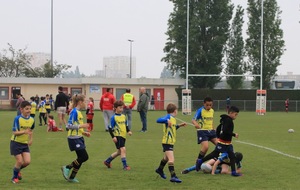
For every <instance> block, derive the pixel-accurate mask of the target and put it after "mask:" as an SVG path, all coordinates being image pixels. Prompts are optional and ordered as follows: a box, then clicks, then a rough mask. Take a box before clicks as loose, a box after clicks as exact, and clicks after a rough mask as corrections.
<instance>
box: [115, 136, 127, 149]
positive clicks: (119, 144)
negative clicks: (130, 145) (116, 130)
mask: <svg viewBox="0 0 300 190" xmlns="http://www.w3.org/2000/svg"><path fill="white" fill-rule="evenodd" d="M116 138H117V142H116V143H115V145H116V148H117V149H120V148H122V147H125V142H126V139H125V138H123V137H121V136H116Z"/></svg>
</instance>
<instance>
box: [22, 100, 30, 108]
mask: <svg viewBox="0 0 300 190" xmlns="http://www.w3.org/2000/svg"><path fill="white" fill-rule="evenodd" d="M26 106H31V104H30V103H29V102H28V101H23V102H22V103H21V105H20V108H25V107H26Z"/></svg>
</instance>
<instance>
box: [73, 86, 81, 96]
mask: <svg viewBox="0 0 300 190" xmlns="http://www.w3.org/2000/svg"><path fill="white" fill-rule="evenodd" d="M71 94H72V96H73V95H74V94H82V88H71Z"/></svg>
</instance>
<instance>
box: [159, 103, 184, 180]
mask: <svg viewBox="0 0 300 190" xmlns="http://www.w3.org/2000/svg"><path fill="white" fill-rule="evenodd" d="M167 113H168V114H167V115H166V116H164V117H161V118H159V119H157V121H156V122H157V123H163V139H162V147H163V152H164V157H163V159H162V160H161V161H160V165H159V167H158V168H157V169H156V170H155V172H156V173H158V174H159V175H160V177H161V178H163V179H166V178H167V177H166V175H165V174H164V171H163V170H164V167H165V165H166V164H167V163H168V167H169V171H170V173H171V179H170V181H171V182H176V183H181V182H182V181H181V180H180V179H178V177H177V176H176V173H175V169H174V152H173V147H174V144H175V142H176V130H177V129H179V127H183V126H185V125H186V123H181V124H180V125H177V124H176V119H175V116H176V115H177V107H176V105H175V104H173V103H170V104H168V106H167Z"/></svg>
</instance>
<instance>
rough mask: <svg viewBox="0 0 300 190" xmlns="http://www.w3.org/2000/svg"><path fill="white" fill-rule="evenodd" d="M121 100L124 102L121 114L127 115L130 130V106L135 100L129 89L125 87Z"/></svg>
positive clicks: (133, 104)
mask: <svg viewBox="0 0 300 190" xmlns="http://www.w3.org/2000/svg"><path fill="white" fill-rule="evenodd" d="M121 100H122V101H123V102H124V108H123V114H124V115H126V117H127V122H128V129H129V130H131V115H132V108H133V107H134V106H135V104H136V101H135V98H134V96H133V94H131V93H130V89H129V88H128V89H126V93H125V94H123V95H122V96H121Z"/></svg>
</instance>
